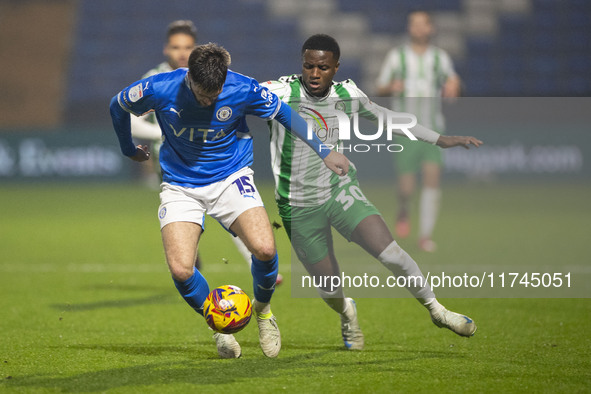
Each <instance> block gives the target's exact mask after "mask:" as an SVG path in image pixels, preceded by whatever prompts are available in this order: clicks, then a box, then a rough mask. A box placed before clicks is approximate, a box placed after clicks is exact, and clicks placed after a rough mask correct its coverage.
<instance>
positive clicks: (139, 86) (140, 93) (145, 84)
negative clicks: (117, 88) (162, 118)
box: [117, 77, 156, 116]
mask: <svg viewBox="0 0 591 394" xmlns="http://www.w3.org/2000/svg"><path fill="white" fill-rule="evenodd" d="M153 87H154V84H153V81H152V77H150V78H146V79H142V80H139V81H137V82H134V83H132V84H131V85H129V86H128V87H126V88H125V89H123V90H122V91H121V92H119V94H118V95H117V102H118V103H119V105H120V106H121V108H123V109H124V110H125V111H127V112H129V113H131V114H133V115H135V116H141V115H143V114H145V113H148V112H150V111H152V110H155V109H156V101H155V99H154V89H153Z"/></svg>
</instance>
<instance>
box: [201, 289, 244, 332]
mask: <svg viewBox="0 0 591 394" xmlns="http://www.w3.org/2000/svg"><path fill="white" fill-rule="evenodd" d="M251 315H252V304H251V303H250V298H248V295H246V293H245V292H244V291H242V289H241V288H239V287H237V286H232V285H225V286H220V287H217V288H215V289H213V290H212V291H211V293H209V295H208V296H207V298H206V299H205V302H204V303H203V316H204V317H205V321H207V324H208V325H209V326H210V327H211V329H212V330H214V331H216V332H221V333H222V334H232V333H235V332H238V331H240V330H242V329H243V328H244V327H246V325H247V324H248V322H249V321H250V317H251Z"/></svg>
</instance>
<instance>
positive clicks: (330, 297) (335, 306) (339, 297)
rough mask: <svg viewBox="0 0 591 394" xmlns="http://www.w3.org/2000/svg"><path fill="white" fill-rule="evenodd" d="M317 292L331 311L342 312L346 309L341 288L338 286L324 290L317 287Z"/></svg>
mask: <svg viewBox="0 0 591 394" xmlns="http://www.w3.org/2000/svg"><path fill="white" fill-rule="evenodd" d="M316 290H318V294H320V297H322V300H323V301H324V302H326V305H328V306H329V307H330V308H331V309H332V310H333V311H335V312H336V313H340V314H343V313H345V311H346V310H347V303H346V302H345V296H344V294H343V289H341V288H338V289H336V290H335V291H324V290H322V289H321V288H317V289H316Z"/></svg>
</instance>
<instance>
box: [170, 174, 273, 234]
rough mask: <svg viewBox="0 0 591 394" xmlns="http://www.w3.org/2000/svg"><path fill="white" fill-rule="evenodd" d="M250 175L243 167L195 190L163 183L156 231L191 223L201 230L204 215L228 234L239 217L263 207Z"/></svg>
mask: <svg viewBox="0 0 591 394" xmlns="http://www.w3.org/2000/svg"><path fill="white" fill-rule="evenodd" d="M253 174H254V172H253V171H252V170H251V169H250V168H249V167H245V168H242V169H241V170H239V171H237V172H235V173H233V174H232V175H230V176H229V177H228V178H226V179H224V180H223V181H219V182H216V183H212V184H211V185H207V186H203V187H195V188H192V187H184V186H176V185H171V184H169V183H163V184H162V191H161V192H160V207H159V208H158V219H160V228H161V229H162V227H164V226H166V225H167V224H168V223H173V222H192V223H197V224H199V225H200V226H201V227H202V228H203V220H204V218H205V214H206V213H207V214H209V216H211V217H212V218H214V219H215V220H217V221H218V222H220V224H221V225H222V226H224V228H225V229H226V230H228V231H229V230H230V226H231V225H232V223H234V221H235V220H236V218H238V216H240V214H241V213H243V212H244V211H246V210H248V209H250V208H255V207H263V206H264V204H263V200H262V199H261V196H260V195H259V192H258V190H256V188H255V185H254V180H253Z"/></svg>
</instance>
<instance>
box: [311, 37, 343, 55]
mask: <svg viewBox="0 0 591 394" xmlns="http://www.w3.org/2000/svg"><path fill="white" fill-rule="evenodd" d="M306 49H310V50H314V51H327V52H332V55H333V56H334V58H335V60H339V58H340V57H341V48H339V43H338V42H337V40H335V39H334V38H332V37H331V36H329V35H328V34H314V35H313V36H311V37H310V38H308V39H307V40H306V42H304V45H302V56H303V55H304V52H306Z"/></svg>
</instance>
